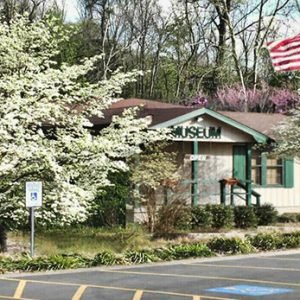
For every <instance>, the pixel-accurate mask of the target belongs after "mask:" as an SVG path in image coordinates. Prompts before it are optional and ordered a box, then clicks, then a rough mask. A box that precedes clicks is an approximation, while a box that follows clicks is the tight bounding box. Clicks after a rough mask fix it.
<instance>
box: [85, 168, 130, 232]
mask: <svg viewBox="0 0 300 300" xmlns="http://www.w3.org/2000/svg"><path fill="white" fill-rule="evenodd" d="M108 179H109V180H110V182H111V183H112V184H113V185H110V186H107V187H105V188H103V190H101V191H100V192H99V193H98V194H97V195H96V197H95V199H94V200H93V202H92V204H91V207H90V208H89V210H90V215H89V218H88V220H87V222H86V223H87V224H88V225H90V226H95V227H97V226H109V227H112V226H117V225H122V226H125V221H126V203H127V202H128V200H129V199H130V191H129V186H130V182H129V174H128V172H120V173H115V174H109V176H108Z"/></svg>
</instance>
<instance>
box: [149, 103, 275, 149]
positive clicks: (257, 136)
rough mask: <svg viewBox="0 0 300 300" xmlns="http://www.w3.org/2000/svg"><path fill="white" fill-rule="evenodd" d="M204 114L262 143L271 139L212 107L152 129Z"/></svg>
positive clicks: (170, 125) (171, 125)
mask: <svg viewBox="0 0 300 300" xmlns="http://www.w3.org/2000/svg"><path fill="white" fill-rule="evenodd" d="M204 114H207V115H209V116H211V117H213V118H215V119H217V120H219V121H221V122H224V123H225V124H228V125H230V126H232V127H234V128H237V129H239V130H241V131H242V132H245V133H247V134H249V135H251V136H252V137H253V138H254V139H255V141H256V142H257V143H260V144H266V143H267V142H268V141H269V140H270V137H269V136H267V135H265V134H263V133H261V132H258V131H256V130H254V129H252V128H250V127H248V126H246V125H244V124H241V123H239V122H237V121H235V120H233V119H231V118H229V117H226V116H224V115H222V114H220V113H218V112H215V111H213V110H211V109H208V108H200V109H197V110H195V111H192V112H189V113H187V114H184V115H181V116H179V117H176V118H174V119H171V120H168V121H166V122H162V123H159V124H156V125H154V126H151V127H150V128H152V129H159V128H167V127H173V126H176V125H178V124H181V123H183V122H186V121H188V120H190V119H193V118H196V117H198V116H201V115H204Z"/></svg>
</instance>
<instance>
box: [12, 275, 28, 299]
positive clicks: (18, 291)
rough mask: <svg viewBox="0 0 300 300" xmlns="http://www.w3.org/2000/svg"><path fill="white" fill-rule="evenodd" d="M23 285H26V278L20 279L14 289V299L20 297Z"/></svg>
mask: <svg viewBox="0 0 300 300" xmlns="http://www.w3.org/2000/svg"><path fill="white" fill-rule="evenodd" d="M25 285H26V280H20V282H19V284H18V286H17V289H16V291H15V294H14V298H15V299H20V298H21V297H22V294H23V292H24V288H25Z"/></svg>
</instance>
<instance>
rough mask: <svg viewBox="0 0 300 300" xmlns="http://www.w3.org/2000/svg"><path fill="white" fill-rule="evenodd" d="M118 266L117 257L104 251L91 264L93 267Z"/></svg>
mask: <svg viewBox="0 0 300 300" xmlns="http://www.w3.org/2000/svg"><path fill="white" fill-rule="evenodd" d="M115 264H118V260H117V256H116V255H115V254H114V253H112V252H109V251H103V252H101V253H98V254H96V255H95V257H94V259H93V260H92V262H91V266H99V265H105V266H111V265H115Z"/></svg>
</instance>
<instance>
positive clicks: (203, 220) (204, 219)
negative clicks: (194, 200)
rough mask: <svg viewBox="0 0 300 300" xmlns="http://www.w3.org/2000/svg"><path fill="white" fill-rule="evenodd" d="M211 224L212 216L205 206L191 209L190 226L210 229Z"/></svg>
mask: <svg viewBox="0 0 300 300" xmlns="http://www.w3.org/2000/svg"><path fill="white" fill-rule="evenodd" d="M212 223H213V215H212V212H211V210H209V209H206V206H194V207H192V224H193V228H211V227H212Z"/></svg>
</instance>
